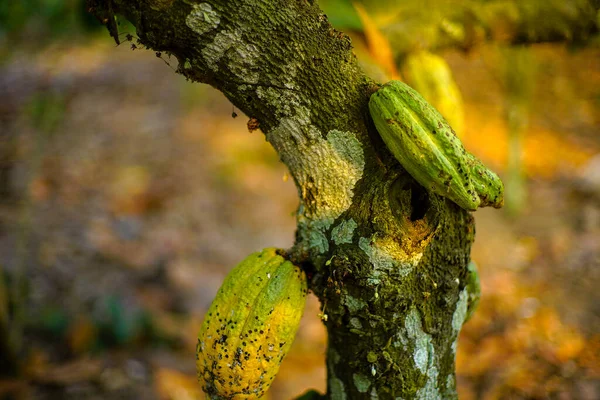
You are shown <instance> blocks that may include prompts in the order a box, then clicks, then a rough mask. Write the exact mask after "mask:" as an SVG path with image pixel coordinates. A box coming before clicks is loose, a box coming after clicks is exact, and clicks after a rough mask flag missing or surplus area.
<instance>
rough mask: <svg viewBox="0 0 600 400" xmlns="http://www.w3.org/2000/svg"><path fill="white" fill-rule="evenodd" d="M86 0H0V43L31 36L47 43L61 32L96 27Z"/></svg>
mask: <svg viewBox="0 0 600 400" xmlns="http://www.w3.org/2000/svg"><path fill="white" fill-rule="evenodd" d="M101 28H102V25H101V24H100V23H99V22H98V21H97V20H96V19H95V18H94V17H93V16H92V15H91V14H89V13H88V12H87V9H86V4H85V0H20V1H0V44H2V42H4V41H14V40H17V41H19V40H25V39H26V40H28V41H29V40H34V41H35V43H37V44H46V43H48V42H50V41H52V40H55V39H56V38H58V37H61V36H68V35H73V34H77V33H90V32H93V31H98V30H100V29H101Z"/></svg>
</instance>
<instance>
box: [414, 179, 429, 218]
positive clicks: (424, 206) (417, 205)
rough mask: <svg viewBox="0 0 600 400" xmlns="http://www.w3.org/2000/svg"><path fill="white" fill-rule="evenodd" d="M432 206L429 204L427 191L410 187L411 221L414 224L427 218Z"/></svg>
mask: <svg viewBox="0 0 600 400" xmlns="http://www.w3.org/2000/svg"><path fill="white" fill-rule="evenodd" d="M430 206H431V204H430V202H429V196H428V195H427V192H426V191H425V190H422V188H419V187H416V185H411V187H410V207H411V212H410V220H411V221H412V222H415V221H418V220H420V219H423V218H424V217H425V214H426V213H427V210H429V207H430Z"/></svg>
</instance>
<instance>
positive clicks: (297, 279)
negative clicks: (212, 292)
mask: <svg viewBox="0 0 600 400" xmlns="http://www.w3.org/2000/svg"><path fill="white" fill-rule="evenodd" d="M306 294H307V283H306V275H305V274H304V271H302V269H300V268H299V267H297V266H295V265H293V264H292V263H291V262H290V261H287V260H285V259H284V258H283V257H282V256H280V255H278V254H277V249H274V248H268V249H264V250H263V251H261V252H258V253H254V254H251V255H250V256H248V257H247V258H246V259H244V260H243V261H242V262H241V263H240V264H239V265H238V266H236V267H235V268H234V269H233V270H232V271H231V272H230V273H229V274H228V275H227V277H226V278H225V281H224V282H223V285H222V286H221V288H220V289H219V291H218V293H217V296H216V297H215V299H214V300H213V302H212V304H211V306H210V308H209V310H208V312H207V314H206V316H205V319H204V322H203V324H202V328H201V330H200V333H199V334H198V344H197V346H196V366H197V368H198V379H199V381H200V382H202V383H203V390H204V391H205V392H206V393H207V394H208V395H209V396H210V398H215V399H228V400H242V399H245V400H246V399H259V398H260V397H262V396H263V395H264V393H265V392H266V391H267V389H268V388H269V386H270V385H271V383H272V382H273V379H274V378H275V375H276V374H277V372H278V371H279V365H280V364H281V361H282V360H283V357H284V356H285V355H286V354H287V352H288V350H289V349H290V347H291V345H292V342H293V341H294V337H295V336H296V332H297V330H298V326H299V324H300V318H301V317H302V312H303V310H304V305H305V302H306Z"/></svg>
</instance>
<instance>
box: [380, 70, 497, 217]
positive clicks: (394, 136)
mask: <svg viewBox="0 0 600 400" xmlns="http://www.w3.org/2000/svg"><path fill="white" fill-rule="evenodd" d="M369 112H370V114H371V117H372V118H373V122H374V123H375V127H376V128H377V131H378V132H379V134H380V135H381V137H382V139H383V141H384V142H385V144H386V146H387V147H388V149H389V150H390V152H391V153H392V154H393V155H394V157H396V159H397V160H398V161H399V162H400V164H402V166H403V167H404V168H405V169H406V171H407V172H408V173H409V174H411V175H412V177H413V178H415V179H416V180H417V182H419V183H420V184H421V185H422V186H423V187H425V188H426V189H427V190H429V191H431V192H433V193H436V194H438V195H440V196H444V197H447V198H448V199H450V200H452V201H453V202H455V203H456V204H458V205H459V206H460V207H462V208H464V209H465V210H471V211H474V210H476V209H477V207H485V206H493V207H496V208H500V207H502V204H503V202H504V200H503V194H504V187H503V185H502V181H501V180H500V178H499V177H498V175H496V174H495V173H493V172H492V171H490V170H489V169H487V168H486V167H485V165H483V163H482V162H481V161H480V160H479V159H477V158H476V157H475V156H473V155H472V154H470V153H468V152H467V151H466V150H465V148H464V147H463V145H462V142H461V141H460V139H459V138H458V137H457V136H456V134H455V133H454V131H453V130H452V128H451V127H450V125H448V123H447V122H446V120H445V119H444V117H442V116H441V114H440V113H439V112H438V111H437V110H436V109H435V108H434V107H433V106H431V105H430V104H429V103H428V102H427V101H426V100H425V99H424V98H423V97H422V96H421V95H420V94H419V93H418V92H417V91H416V90H414V89H412V88H411V87H410V86H408V85H407V84H405V83H403V82H400V81H390V82H388V83H386V84H384V85H383V86H381V88H379V90H377V91H376V92H375V93H373V95H371V98H370V100H369Z"/></svg>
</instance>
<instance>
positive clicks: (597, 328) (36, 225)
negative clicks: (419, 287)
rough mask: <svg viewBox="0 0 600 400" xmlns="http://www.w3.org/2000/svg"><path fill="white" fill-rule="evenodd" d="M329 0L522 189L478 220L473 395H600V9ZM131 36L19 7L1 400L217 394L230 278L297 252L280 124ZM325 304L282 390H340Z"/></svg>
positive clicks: (368, 67)
mask: <svg viewBox="0 0 600 400" xmlns="http://www.w3.org/2000/svg"><path fill="white" fill-rule="evenodd" d="M320 4H321V6H322V8H323V9H324V10H325V12H326V14H327V15H328V17H329V20H330V22H331V23H332V24H333V25H334V26H335V27H336V28H338V29H339V30H342V31H344V32H345V33H347V34H348V35H349V36H350V37H351V38H352V42H353V46H354V48H355V53H356V54H357V57H358V58H359V61H360V63H361V64H362V66H363V67H364V69H365V71H367V72H368V73H369V74H370V75H371V76H372V77H374V78H375V79H377V80H379V81H381V82H384V81H386V80H389V79H402V80H405V81H406V82H407V83H409V84H410V85H412V86H413V87H415V88H416V89H417V90H419V91H420V92H421V93H422V94H423V95H424V96H425V97H426V98H427V99H428V100H429V101H430V102H431V103H432V104H434V105H435V106H436V107H437V108H438V109H439V110H440V111H441V112H442V114H444V116H445V117H446V118H447V119H448V120H449V121H450V123H451V124H452V126H453V127H454V128H455V130H456V131H457V134H458V135H459V136H460V137H461V138H462V140H463V142H464V143H465V146H466V147H467V149H469V150H470V151H471V152H473V153H474V154H476V155H477V156H479V157H480V158H481V159H482V160H484V162H485V163H486V164H487V165H489V166H491V167H492V169H494V170H495V171H497V172H499V174H500V175H501V177H502V178H503V180H504V182H505V185H506V205H505V207H504V208H503V209H502V210H488V209H483V210H480V211H477V212H476V213H475V218H476V222H477V236H476V242H475V245H474V248H473V252H472V257H473V260H474V261H475V262H476V263H477V265H478V267H479V271H480V276H481V283H482V290H483V295H482V299H481V302H480V306H479V310H478V311H477V312H476V313H475V316H474V317H473V319H472V320H471V321H470V322H469V323H467V324H466V325H465V327H464V328H463V331H462V333H461V337H460V341H459V346H458V355H457V374H458V389H459V394H460V398H461V399H466V400H469V399H590V400H591V399H598V398H600V290H598V288H599V287H600V134H599V133H600V131H599V122H600V107H599V106H600V36H599V34H598V24H600V14H598V4H597V2H592V1H587V0H571V1H562V0H561V1H559V0H544V1H541V0H539V1H538V0H528V1H525V2H523V1H517V0H514V1H511V0H502V1H501V0H487V1H484V0H479V1H477V0H462V1H443V0H419V1H414V0H407V1H396V2H393V1H392V2H390V1H387V2H386V1H383V0H369V1H361V2H355V3H351V2H349V1H345V0H327V1H324V0H323V1H321V2H320ZM119 29H120V32H121V40H122V43H121V45H119V46H117V45H115V42H114V41H113V40H112V39H111V38H110V37H109V35H108V33H107V31H106V30H105V29H104V28H103V27H102V26H100V25H99V24H98V22H97V21H96V20H95V19H94V18H93V17H91V16H89V15H87V14H86V12H85V4H84V2H83V1H82V0H67V1H60V0H23V1H19V2H11V1H0V360H1V362H0V399H165V400H187V399H199V398H203V396H202V393H201V390H200V388H199V385H198V384H197V383H196V377H195V365H194V363H195V356H194V349H195V343H196V333H197V331H198V329H199V326H200V324H201V322H202V317H203V314H204V312H205V310H206V309H207V308H208V306H209V304H210V302H211V300H212V298H213V296H214V294H215V293H216V291H217V289H218V287H219V285H220V283H221V282H222V280H223V278H224V276H225V274H226V273H227V272H228V271H229V270H230V269H231V268H233V266H235V265H236V263H237V262H239V261H240V260H241V259H242V258H244V257H245V256H246V255H248V254H249V253H251V252H253V251H256V250H259V249H261V248H264V247H267V246H278V247H284V248H285V247H289V246H291V245H292V243H293V238H294V229H295V217H294V213H295V208H296V206H297V194H296V189H295V187H294V184H293V182H292V180H291V179H289V180H288V175H287V172H286V168H285V166H284V165H283V164H281V163H280V162H279V160H278V157H277V155H276V154H275V152H274V151H273V149H272V148H270V146H269V145H268V144H267V143H266V142H265V140H264V136H263V135H262V134H261V133H260V132H259V131H255V132H253V133H249V132H248V129H247V127H246V123H247V118H246V117H245V116H244V115H243V114H242V113H241V112H240V111H239V110H237V109H235V107H233V106H232V105H231V104H230V103H229V102H228V101H227V100H226V99H225V98H224V96H223V95H222V94H220V93H219V92H218V91H216V90H214V89H212V88H211V87H209V86H206V85H200V84H191V83H189V82H186V81H185V79H184V78H183V77H182V76H180V75H177V74H175V72H174V70H175V69H176V68H177V61H176V60H175V59H173V58H169V57H168V56H167V55H165V54H155V53H154V52H151V51H146V50H143V49H141V47H142V46H140V45H139V44H138V43H137V42H136V38H135V30H134V29H133V28H132V27H131V26H130V25H128V24H127V22H126V21H124V20H120V26H119ZM128 35H132V36H133V37H132V38H130V37H129V36H128ZM128 39H131V40H128ZM318 314H319V304H318V301H317V300H316V299H315V298H314V297H311V298H310V299H309V302H308V307H307V309H306V312H305V316H304V319H303V322H302V326H301V330H300V332H299V335H298V337H297V339H296V342H295V344H294V347H293V349H292V350H291V353H290V354H289V356H288V357H287V358H286V360H285V362H284V363H283V366H282V368H281V372H280V374H279V375H278V377H277V380H276V381H275V383H274V385H273V387H272V390H271V391H270V392H269V395H268V396H269V398H270V399H272V400H279V399H281V400H287V399H290V398H293V397H294V396H297V395H299V394H300V393H302V392H304V391H305V390H307V389H308V388H315V389H318V390H320V391H324V390H325V368H324V350H325V346H326V337H325V330H324V328H323V326H322V324H321V322H320V320H319V317H318Z"/></svg>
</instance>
